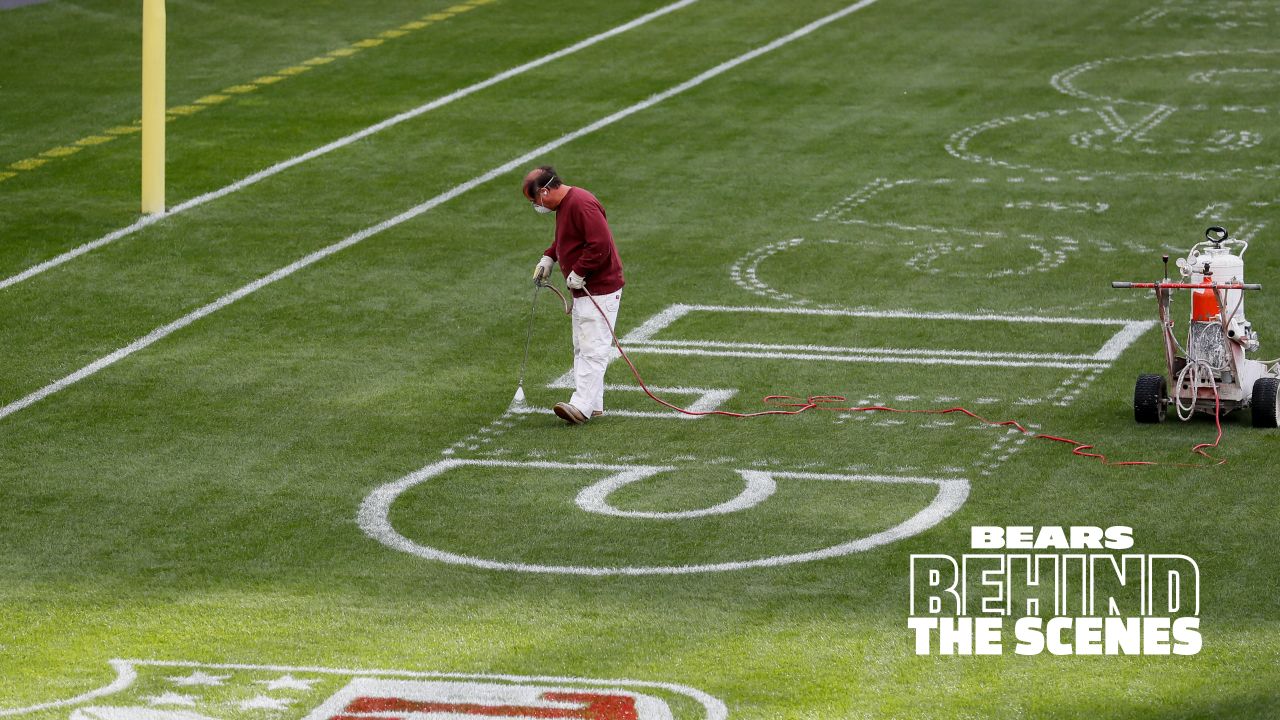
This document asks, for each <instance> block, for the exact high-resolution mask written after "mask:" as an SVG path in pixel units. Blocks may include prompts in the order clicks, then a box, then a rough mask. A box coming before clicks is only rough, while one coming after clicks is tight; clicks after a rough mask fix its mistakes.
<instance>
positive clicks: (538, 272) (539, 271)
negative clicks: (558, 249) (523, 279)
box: [533, 255, 555, 284]
mask: <svg viewBox="0 0 1280 720" xmlns="http://www.w3.org/2000/svg"><path fill="white" fill-rule="evenodd" d="M554 264H555V261H554V260H552V259H551V258H550V257H548V256H546V255H543V256H542V259H541V260H539V261H538V265H537V267H535V268H534V269H533V281H534V282H535V283H538V284H541V283H543V282H544V281H546V279H547V277H549V276H550V275H551V266H552V265H554Z"/></svg>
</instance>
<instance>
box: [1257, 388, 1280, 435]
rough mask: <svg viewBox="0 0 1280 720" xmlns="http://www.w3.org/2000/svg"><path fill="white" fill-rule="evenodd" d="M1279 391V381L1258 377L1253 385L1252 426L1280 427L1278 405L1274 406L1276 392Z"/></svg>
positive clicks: (1279, 409)
mask: <svg viewBox="0 0 1280 720" xmlns="http://www.w3.org/2000/svg"><path fill="white" fill-rule="evenodd" d="M1277 389H1280V379H1276V378H1273V377H1260V378H1258V380H1257V382H1255V383H1254V384H1253V400H1252V401H1251V403H1250V404H1251V405H1252V406H1253V426H1254V427H1257V428H1273V427H1277V426H1280V405H1277V404H1276V390H1277Z"/></svg>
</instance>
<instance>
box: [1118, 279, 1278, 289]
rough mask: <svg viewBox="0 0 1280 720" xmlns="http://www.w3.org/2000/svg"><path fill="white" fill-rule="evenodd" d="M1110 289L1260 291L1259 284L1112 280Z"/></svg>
mask: <svg viewBox="0 0 1280 720" xmlns="http://www.w3.org/2000/svg"><path fill="white" fill-rule="evenodd" d="M1111 287H1113V288H1116V289H1117V290H1126V289H1129V288H1143V289H1151V288H1156V289H1167V290H1204V289H1206V288H1208V289H1210V290H1261V289H1262V284H1261V283H1213V284H1211V285H1206V284H1205V283H1171V282H1154V283H1152V282H1121V281H1117V280H1113V281H1112V282H1111Z"/></svg>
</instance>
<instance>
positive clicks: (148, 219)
mask: <svg viewBox="0 0 1280 720" xmlns="http://www.w3.org/2000/svg"><path fill="white" fill-rule="evenodd" d="M695 2H698V0H679V2H675V3H672V4H670V5H666V6H664V7H661V8H658V9H657V10H654V11H653V12H650V13H648V14H646V15H642V16H640V17H638V18H636V19H634V20H631V21H629V22H625V23H623V24H621V25H618V26H617V27H614V28H612V29H610V30H606V31H605V32H602V33H599V34H596V35H593V36H591V37H589V38H587V39H585V40H582V41H579V42H577V43H574V44H573V45H570V46H569V47H566V48H563V49H561V50H557V51H555V52H553V53H549V54H547V55H543V56H542V57H540V58H537V59H536V60H531V61H529V62H527V63H524V64H523V65H517V66H516V67H514V68H511V69H509V70H504V71H503V72H500V73H498V74H497V75H494V76H493V77H490V78H489V79H487V80H482V81H481V82H478V83H475V84H474V85H469V86H467V87H465V88H463V89H461V90H456V91H454V92H452V93H450V94H448V95H445V96H443V97H440V98H436V99H435V100H432V101H430V102H428V103H426V104H424V105H419V106H418V107H416V108H413V109H412V110H407V111H405V112H403V113H400V114H399V115H396V116H394V117H390V118H387V119H386V120H383V121H382V122H379V123H376V124H374V125H370V126H369V127H367V128H365V129H363V130H360V131H358V132H355V133H352V134H350V135H347V136H346V137H343V138H339V139H337V140H334V141H333V142H331V143H329V144H327V145H323V146H321V147H318V148H316V149H314V150H311V151H310V152H307V153H304V154H302V155H298V156H296V157H292V158H289V159H288V160H284V161H282V162H278V163H276V164H275V165H272V166H271V167H269V168H266V169H265V170H260V171H258V172H256V173H254V174H252V175H250V176H248V177H245V178H242V179H240V180H237V181H236V182H233V183H231V184H230V185H226V186H224V187H222V188H219V189H217V190H214V191H211V192H207V193H205V194H203V195H199V196H197V197H194V198H192V199H190V200H187V201H186V202H183V203H180V204H178V205H175V206H174V207H172V208H169V210H168V211H166V212H165V213H157V214H154V215H144V216H143V217H141V218H140V219H138V220H137V221H135V222H134V223H133V224H132V225H129V226H127V227H123V228H120V229H119V230H115V231H112V232H110V233H108V234H106V235H104V236H103V237H100V238H98V239H97V240H94V241H92V242H88V243H85V244H83V245H79V246H77V247H75V248H73V249H71V250H68V251H67V252H65V253H62V254H61V255H58V256H57V257H54V258H52V259H50V260H46V261H45V262H42V263H39V264H37V265H33V266H32V267H29V268H27V269H26V270H23V271H22V272H20V273H18V274H16V275H12V276H10V277H8V278H5V279H3V280H0V290H3V289H4V288H7V287H9V286H11V285H16V284H17V283H20V282H22V281H23V280H27V279H29V278H31V277H34V276H36V275H39V274H40V273H42V272H44V271H46V270H49V269H52V268H55V267H57V266H59V265H61V264H63V263H65V262H68V261H70V260H73V259H75V258H77V257H79V256H81V255H84V254H85V253H88V252H91V251H93V250H96V249H98V248H100V247H102V246H104V245H109V244H110V243H113V242H115V241H116V240H119V239H121V238H125V237H128V236H130V235H132V234H134V233H135V232H138V231H139V230H141V229H143V228H145V227H148V226H149V225H151V224H153V223H155V222H158V221H160V220H161V219H163V218H165V217H169V216H171V215H177V214H179V213H182V212H185V211H187V210H190V209H192V208H194V207H199V206H200V205H203V204H205V203H207V202H210V201H212V200H217V199H218V198H221V197H225V196H227V195H230V194H231V193H234V192H237V191H239V190H243V189H244V188H246V187H249V186H250V185H253V184H254V183H257V182H258V181H260V180H264V179H266V178H269V177H271V176H272V175H276V174H277V173H280V172H283V171H285V170H287V169H289V168H291V167H293V166H295V165H300V164H302V163H304V162H307V161H308V160H313V159H315V158H318V157H320V156H322V155H327V154H328V153H330V152H333V151H334V150H337V149H339V148H343V147H346V146H347V145H350V144H351V143H354V142H356V141H358V140H361V139H363V138H366V137H369V136H370V135H373V134H375V133H379V132H382V131H383V130H386V129H387V128H390V127H394V126H396V125H399V124H400V123H402V122H405V121H406V120H411V119H413V118H415V117H418V116H419V115H422V114H423V113H426V112H430V111H432V110H435V109H437V108H440V107H444V106H445V105H448V104H449V103H452V102H454V101H455V100H461V99H462V98H464V97H467V96H468V95H471V94H474V93H477V92H480V91H481V90H484V89H486V88H489V87H492V86H494V85H497V84H499V83H501V82H504V81H506V80H510V79H511V78H513V77H516V76H518V75H522V74H524V73H526V72H528V71H530V70H533V69H536V68H539V67H542V66H543V65H546V64H547V63H550V62H554V61H556V60H559V59H560V58H563V57H567V56H569V55H572V54H574V53H576V52H578V51H579V50H583V49H585V48H588V47H591V46H592V45H595V44H596V43H599V42H602V41H604V40H607V39H609V38H611V37H614V36H616V35H620V34H622V33H625V32H628V31H630V30H634V29H635V28H637V27H640V26H642V25H644V24H646V23H648V22H650V21H652V20H654V19H656V18H659V17H662V16H664V15H666V14H668V13H671V12H675V11H677V10H680V9H682V8H685V7H688V6H689V5H692V4H693V3H695ZM125 129H127V130H129V131H131V132H137V130H138V128H136V127H134V128H125Z"/></svg>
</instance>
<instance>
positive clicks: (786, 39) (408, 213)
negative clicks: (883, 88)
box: [0, 0, 877, 419]
mask: <svg viewBox="0 0 1280 720" xmlns="http://www.w3.org/2000/svg"><path fill="white" fill-rule="evenodd" d="M693 1H696V0H682V2H681V3H676V5H681V4H687V3H689V2H693ZM875 2H877V0H859V2H856V3H854V4H852V5H849V6H847V7H845V8H844V9H842V10H837V11H836V12H834V13H831V14H830V15H827V16H825V17H822V18H819V19H818V20H815V21H813V22H811V23H809V24H808V25H805V26H804V27H801V28H800V29H798V30H794V31H792V32H790V33H788V34H787V35H784V36H782V37H780V38H777V39H775V40H773V41H772V42H769V43H767V44H765V45H762V46H760V47H758V48H756V49H754V50H749V51H747V52H745V53H743V54H741V55H739V56H737V57H735V58H733V59H731V60H726V61H725V62H722V63H720V64H719V65H716V66H715V67H713V68H711V69H710V70H706V71H703V72H701V73H699V74H697V75H695V76H694V77H692V78H690V79H689V80H686V81H684V82H682V83H680V84H679V85H676V86H674V87H671V88H668V89H666V90H664V91H662V92H660V93H658V94H656V95H652V96H650V97H649V98H647V99H645V100H641V101H640V102H637V103H634V104H632V105H629V106H627V107H625V108H623V109H622V110H618V111H617V112H614V113H612V114H610V115H607V116H605V117H603V118H601V119H599V120H596V121H595V122H593V123H590V124H588V125H584V126H583V127H580V128H578V129H577V130H574V131H573V132H571V133H567V134H565V135H561V136H560V137H559V138H557V139H555V140H552V141H551V142H548V143H545V144H543V145H540V146H539V147H536V148H534V149H533V150H530V151H529V152H526V153H524V154H523V155H520V156H519V157H516V158H514V159H512V160H509V161H507V162H506V163H503V164H502V165H499V166H497V167H495V168H493V169H491V170H489V171H487V172H485V173H482V174H480V175H477V176H476V177H474V178H472V179H470V180H468V181H466V182H464V183H462V184H459V185H455V186H454V187H452V188H450V189H449V190H446V191H445V192H443V193H440V194H439V195H436V196H435V197H433V198H431V199H430V200H427V201H426V202H424V203H421V204H419V205H415V206H414V207H411V208H409V209H408V210H405V211H404V212H402V213H400V214H399V215H396V216H394V217H392V218H390V219H388V220H384V221H382V222H381V223H378V224H377V225H373V226H370V227H367V228H365V229H364V230H361V231H359V232H357V233H355V234H354V235H350V236H348V237H347V238H345V239H343V240H340V241H338V242H336V243H334V244H332V245H329V246H328V247H324V248H321V249H319V250H316V251H315V252H312V253H310V254H308V255H306V256H304V257H302V258H299V259H298V260H295V261H294V262H292V263H290V264H288V265H286V266H284V267H282V268H279V269H278V270H276V271H274V272H272V273H270V274H268V275H265V276H263V277H261V278H259V279H257V280H254V281H253V282H251V283H249V284H247V285H244V286H242V287H241V288H239V289H237V290H234V291H232V292H230V293H227V294H226V295H223V296H222V297H220V298H218V299H217V300H214V301H213V302H211V303H209V304H207V305H204V306H202V307H200V308H198V309H196V310H194V311H192V312H190V313H188V314H186V315H183V316H182V317H180V318H178V319H177V320H174V321H173V322H171V323H168V324H166V325H162V326H160V327H158V328H156V329H155V330H152V331H151V332H150V333H147V334H146V335H144V336H143V337H141V338H138V339H137V340H135V341H133V342H132V343H129V344H128V345H126V346H125V347H123V348H120V349H119V350H116V351H115V352H113V353H111V354H109V355H105V356H103V357H101V358H98V359H97V360H95V361H94V362H92V363H90V364H88V365H86V366H84V367H82V368H80V369H79V370H77V371H75V372H73V373H71V374H70V375H67V376H66V377H64V378H62V379H60V380H57V381H55V382H53V383H50V384H49V385H46V386H44V387H43V388H40V389H39V390H36V391H35V392H32V393H31V394H29V395H27V396H26V397H23V398H21V399H19V400H16V401H14V402H12V403H9V404H8V405H5V406H4V407H0V419H3V418H5V417H8V416H9V415H12V414H13V413H15V412H18V411H19V410H22V409H23V408H26V407H29V406H31V405H32V404H34V403H36V402H39V401H40V400H42V399H44V398H46V397H48V396H50V395H52V394H54V393H56V392H58V391H60V390H62V389H64V388H66V387H68V386H70V385H73V384H75V383H77V382H79V381H80V380H83V379H84V378H86V377H89V376H90V375H93V374H95V373H97V372H98V371H99V370H101V369H103V368H105V367H108V366H109V365H112V364H114V363H115V362H116V361H118V360H121V359H123V358H125V357H128V356H129V355H132V354H133V353H135V352H137V351H139V350H142V349H144V348H146V347H148V346H150V345H152V344H153V343H155V342H156V341H158V340H161V339H163V338H165V337H168V336H169V335H171V334H173V333H174V332H177V331H178V330H181V329H182V328H184V327H186V326H187V325H190V324H191V323H193V322H195V321H196V320H199V319H200V318H203V317H205V316H206V315H210V314H212V313H215V312H217V311H218V310H221V309H222V308H224V307H226V306H228V305H230V304H231V303H233V302H235V301H237V300H239V299H240V298H243V297H245V296H247V295H250V294H252V293H254V292H257V291H258V290H260V289H262V288H264V287H266V286H268V285H270V284H272V283H274V282H276V281H277V280H282V279H284V278H286V277H288V276H290V275H292V274H293V273H295V272H297V271H298V270H301V269H303V268H305V267H307V266H309V265H312V264H314V263H316V262H318V261H320V260H323V259H324V258H326V257H328V256H330V255H333V254H335V253H338V252H340V251H342V250H345V249H347V248H349V247H351V246H352V245H355V244H357V243H359V242H361V241H363V240H366V239H368V238H370V237H372V236H374V235H377V234H378V233H381V232H382V231H384V230H388V229H390V228H393V227H395V226H397V225H400V224H402V223H405V222H407V221H409V220H412V219H413V218H416V217H418V216H419V215H422V214H423V213H425V212H427V211H429V210H432V209H434V208H436V207H439V206H440V205H443V204H444V203H446V202H448V201H450V200H452V199H454V198H456V197H458V196H459V195H462V194H464V193H466V192H469V191H471V190H473V189H475V188H476V187H479V186H480V185H483V184H485V183H487V182H489V181H490V180H493V179H494V178H497V177H500V176H502V175H505V174H506V173H509V172H511V171H512V170H516V169H518V168H520V167H522V166H523V165H525V164H526V163H528V162H530V161H532V160H534V159H536V158H538V157H541V156H543V155H546V154H547V153H549V152H551V151H552V150H555V149H556V148H559V147H561V146H563V145H567V144H568V143H571V142H573V141H574V140H577V139H579V138H582V137H585V136H587V135H590V134H591V133H594V132H595V131H597V130H600V129H601V128H605V127H608V126H610V125H612V124H614V123H616V122H618V121H619V120H623V119H625V118H628V117H630V116H632V115H634V114H636V113H638V112H641V111H644V110H647V109H649V108H651V107H653V106H654V105H657V104H658V103H661V102H663V101H665V100H668V99H670V98H672V97H674V96H676V95H679V94H680V93H683V92H685V91H686V90H690V89H692V88H695V87H697V86H699V85H701V84H703V83H705V82H706V81H708V80H711V79H713V78H715V77H717V76H719V75H722V74H723V73H725V72H728V71H729V70H732V69H733V68H736V67H738V66H739V65H741V64H743V63H745V62H748V61H750V60H754V59H755V58H757V57H760V56H761V55H765V54H767V53H770V52H772V51H774V50H777V49H778V48H780V47H783V46H784V45H787V44H789V43H791V42H793V41H795V40H798V39H800V38H803V37H805V36H806V35H809V34H810V33H812V32H813V31H815V30H818V29H820V28H822V27H824V26H826V25H828V24H830V23H833V22H835V21H836V20H839V19H841V18H843V17H845V16H846V15H849V14H851V13H853V12H856V11H858V10H861V9H862V8H864V7H867V6H869V5H871V4H873V3H875ZM668 7H669V8H671V7H674V6H668ZM645 17H649V16H645ZM633 22H634V21H633ZM548 57H549V56H548ZM486 82H488V81H486ZM460 92H461V91H460ZM423 107H427V106H423ZM410 112H415V111H410ZM424 112H425V111H424ZM397 117H399V116H397ZM393 119H394V118H393ZM388 122H389V121H388ZM326 147H327V146H326ZM148 217H153V216H148ZM144 219H145V218H144ZM140 222H141V221H140ZM0 287H3V284H0Z"/></svg>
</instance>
